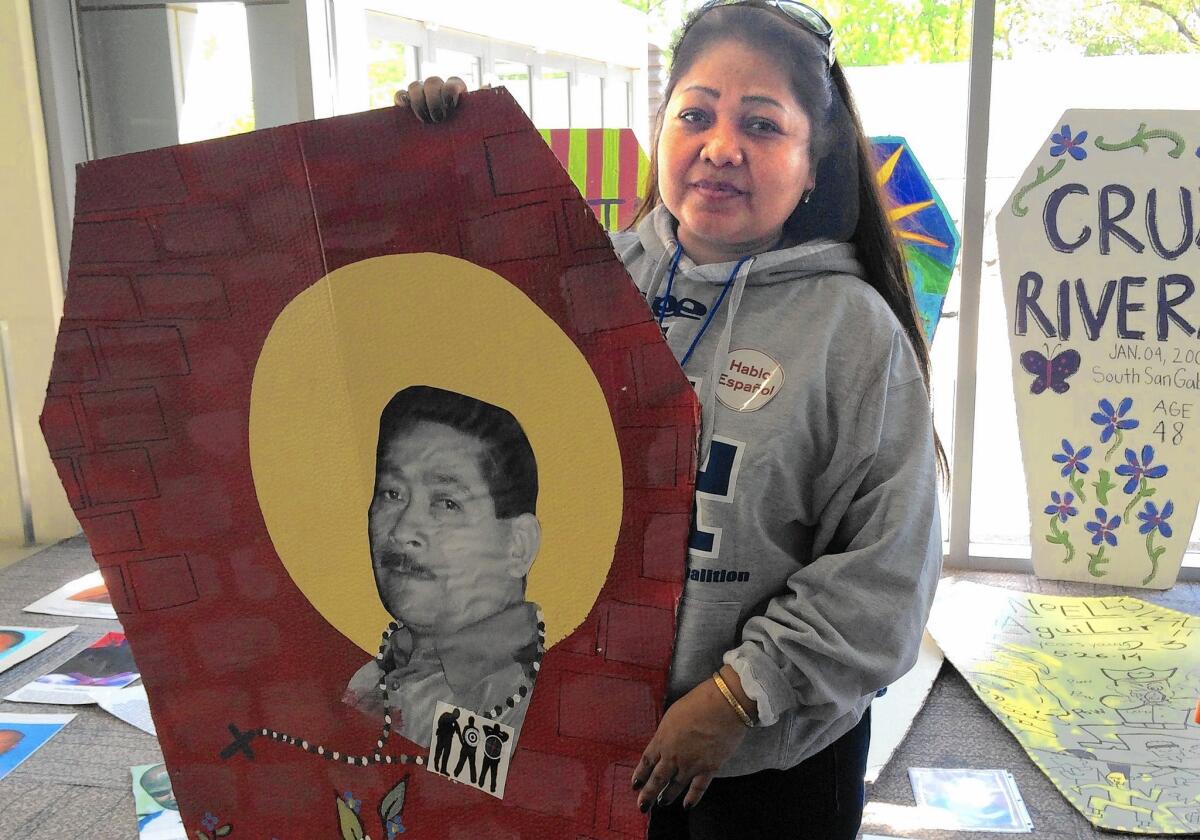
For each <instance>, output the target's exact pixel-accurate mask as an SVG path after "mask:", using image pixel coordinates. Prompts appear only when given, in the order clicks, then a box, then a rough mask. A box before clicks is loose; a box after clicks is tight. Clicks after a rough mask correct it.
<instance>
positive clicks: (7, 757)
mask: <svg viewBox="0 0 1200 840" xmlns="http://www.w3.org/2000/svg"><path fill="white" fill-rule="evenodd" d="M73 717H75V716H74V715H0V779H3V778H4V777H5V776H7V775H8V774H9V773H11V772H12V771H13V770H15V769H16V768H17V765H18V764H20V763H21V762H22V761H24V760H25V759H27V758H29V756H31V755H33V754H34V753H35V752H37V750H38V748H39V747H41V746H42V744H44V743H46V742H47V741H49V740H50V739H51V738H53V737H54V736H55V735H56V734H58V730H60V729H62V728H63V727H64V726H66V725H67V723H68V722H70V720H71V718H73Z"/></svg>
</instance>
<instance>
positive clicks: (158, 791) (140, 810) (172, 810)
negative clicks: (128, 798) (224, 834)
mask: <svg viewBox="0 0 1200 840" xmlns="http://www.w3.org/2000/svg"><path fill="white" fill-rule="evenodd" d="M129 774H130V776H132V778H133V802H134V807H135V808H136V809H137V822H138V840H187V833H186V832H185V831H184V828H183V820H181V819H180V818H179V804H178V803H177V802H176V801H175V794H174V792H173V791H172V790H171V777H170V776H169V775H168V774H167V766H166V765H165V764H162V763H161V762H160V763H158V764H140V765H138V766H136V767H130V768H129ZM204 822H205V820H204V819H202V820H201V823H202V824H203V823H204ZM217 836H221V835H217Z"/></svg>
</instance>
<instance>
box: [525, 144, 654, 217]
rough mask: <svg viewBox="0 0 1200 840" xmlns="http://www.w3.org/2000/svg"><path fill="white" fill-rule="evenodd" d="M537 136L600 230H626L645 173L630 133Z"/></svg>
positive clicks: (638, 200)
mask: <svg viewBox="0 0 1200 840" xmlns="http://www.w3.org/2000/svg"><path fill="white" fill-rule="evenodd" d="M541 134H542V139H543V140H545V141H546V142H547V143H548V144H549V145H550V148H551V149H552V150H553V151H554V156H555V157H557V158H558V160H559V162H560V163H562V165H563V168H564V169H566V170H567V174H568V175H569V176H571V182H572V183H573V184H575V186H576V187H577V188H578V189H579V193H580V195H582V196H583V197H584V199H585V200H586V201H587V203H588V206H589V207H591V208H592V211H593V212H594V213H595V214H596V217H597V218H598V219H600V223H601V224H602V225H604V227H605V229H606V230H624V229H625V228H626V227H628V226H629V223H630V222H632V221H633V217H634V216H635V215H637V210H638V206H639V205H640V204H641V203H642V199H643V198H644V197H645V195H646V178H647V176H648V174H649V171H650V159H649V158H647V157H646V153H645V152H644V151H642V147H641V145H639V144H638V141H637V136H636V135H635V134H634V133H633V129H632V128H544V129H542V130H541Z"/></svg>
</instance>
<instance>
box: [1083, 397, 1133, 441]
mask: <svg viewBox="0 0 1200 840" xmlns="http://www.w3.org/2000/svg"><path fill="white" fill-rule="evenodd" d="M1098 405H1099V408H1100V410H1099V411H1097V412H1095V413H1093V414H1092V422H1093V423H1095V424H1096V425H1097V426H1101V427H1103V428H1102V429H1101V431H1100V442H1101V443H1108V442H1109V440H1111V439H1112V436H1113V435H1114V434H1116V435H1119V434H1120V433H1121V432H1122V431H1128V430H1129V429H1136V428H1137V427H1138V421H1137V420H1134V419H1133V418H1132V417H1129V418H1127V417H1126V416H1125V415H1126V414H1128V413H1129V409H1131V408H1133V399H1132V398H1131V397H1126V398H1125V399H1123V400H1121V404H1120V405H1118V406H1117V407H1116V408H1113V404H1112V403H1111V402H1109V401H1108V400H1106V399H1103V400H1100V402H1099V404H1098Z"/></svg>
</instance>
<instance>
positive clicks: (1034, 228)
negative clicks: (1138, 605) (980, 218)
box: [996, 110, 1200, 589]
mask: <svg viewBox="0 0 1200 840" xmlns="http://www.w3.org/2000/svg"><path fill="white" fill-rule="evenodd" d="M1198 155H1200V111H1104V110H1095V111H1092V110H1089V111H1068V112H1067V113H1065V114H1064V115H1063V116H1062V118H1061V119H1060V120H1059V121H1058V122H1057V123H1056V124H1055V127H1054V128H1053V129H1052V130H1051V131H1048V132H1047V141H1046V143H1045V145H1044V146H1043V147H1042V149H1041V150H1040V151H1039V152H1038V154H1037V156H1036V157H1035V159H1034V161H1033V162H1032V163H1031V164H1030V166H1029V168H1028V169H1027V170H1026V172H1025V174H1024V176H1022V178H1021V180H1020V185H1019V186H1018V187H1017V189H1016V191H1015V192H1013V194H1012V196H1011V197H1010V198H1009V200H1008V202H1007V203H1006V205H1005V207H1004V209H1003V211H1002V212H1001V213H1000V215H999V217H998V218H997V223H996V234H997V238H998V240H999V246H1000V266H1001V271H1002V275H1003V286H1004V298H1005V303H1006V305H1007V307H1008V326H1009V342H1010V346H1011V348H1012V358H1013V389H1014V394H1015V397H1016V404H1017V420H1018V427H1019V429H1020V434H1021V450H1022V454H1023V457H1024V463H1025V478H1026V484H1027V486H1028V490H1029V511H1030V518H1031V520H1032V523H1033V527H1032V533H1031V541H1032V545H1033V566H1034V570H1035V571H1036V573H1037V574H1038V575H1039V576H1041V577H1047V578H1059V579H1064V580H1079V581H1090V582H1101V583H1111V584H1118V585H1126V586H1143V587H1149V588H1153V589H1165V588H1167V587H1169V586H1171V585H1172V584H1173V583H1174V582H1175V576H1176V574H1177V573H1178V571H1179V565H1180V563H1181V562H1182V560H1183V554H1184V551H1185V550H1186V549H1187V544H1188V538H1189V535H1190V534H1191V532H1192V525H1193V523H1194V521H1195V516H1196V504H1197V501H1200V484H1197V482H1196V481H1195V479H1194V475H1195V471H1196V468H1197V466H1198V463H1200V425H1198V423H1197V419H1198V417H1200V341H1197V327H1198V326H1200V296H1198V295H1196V278H1197V277H1200V239H1198V237H1197V220H1196V215H1197V212H1198V211H1200V208H1195V205H1196V203H1197V202H1196V200H1195V199H1196V198H1197V194H1198V190H1197V186H1196V171H1197V163H1198V161H1197V157H1198ZM1194 208H1195V209H1194Z"/></svg>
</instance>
